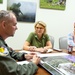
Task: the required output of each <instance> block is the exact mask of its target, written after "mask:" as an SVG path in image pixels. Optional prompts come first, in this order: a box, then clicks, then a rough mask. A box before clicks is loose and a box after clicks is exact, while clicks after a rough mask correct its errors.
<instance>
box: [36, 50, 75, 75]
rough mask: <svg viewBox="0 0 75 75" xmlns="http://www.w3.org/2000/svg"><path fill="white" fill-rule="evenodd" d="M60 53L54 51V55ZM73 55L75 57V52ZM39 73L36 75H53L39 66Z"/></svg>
mask: <svg viewBox="0 0 75 75" xmlns="http://www.w3.org/2000/svg"><path fill="white" fill-rule="evenodd" d="M57 52H58V51H53V52H52V53H57ZM62 52H65V53H68V51H67V50H62ZM72 55H74V56H75V52H72ZM38 67H39V68H38V71H37V72H36V74H35V75H51V74H50V73H48V72H47V71H46V70H45V69H44V68H42V67H41V66H38Z"/></svg>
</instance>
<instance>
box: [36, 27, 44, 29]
mask: <svg viewBox="0 0 75 75" xmlns="http://www.w3.org/2000/svg"><path fill="white" fill-rule="evenodd" d="M36 29H44V28H43V27H36Z"/></svg>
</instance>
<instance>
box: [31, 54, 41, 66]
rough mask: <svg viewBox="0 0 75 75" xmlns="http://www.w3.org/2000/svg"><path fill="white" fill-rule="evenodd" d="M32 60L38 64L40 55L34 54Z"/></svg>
mask: <svg viewBox="0 0 75 75" xmlns="http://www.w3.org/2000/svg"><path fill="white" fill-rule="evenodd" d="M32 62H33V63H34V64H36V65H37V64H38V63H39V62H40V57H38V56H37V55H34V56H33V59H32Z"/></svg>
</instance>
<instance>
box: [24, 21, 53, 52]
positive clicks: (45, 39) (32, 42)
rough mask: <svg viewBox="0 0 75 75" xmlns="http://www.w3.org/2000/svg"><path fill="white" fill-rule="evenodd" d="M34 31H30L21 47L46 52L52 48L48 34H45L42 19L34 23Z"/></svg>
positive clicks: (44, 25)
mask: <svg viewBox="0 0 75 75" xmlns="http://www.w3.org/2000/svg"><path fill="white" fill-rule="evenodd" d="M34 28H35V32H31V33H30V35H29V36H28V38H27V39H26V41H25V43H24V46H23V49H24V50H29V51H36V52H41V53H42V52H46V51H47V50H48V49H50V48H52V44H51V41H50V39H49V36H48V34H46V24H45V23H44V22H42V21H38V22H36V23H35V26H34Z"/></svg>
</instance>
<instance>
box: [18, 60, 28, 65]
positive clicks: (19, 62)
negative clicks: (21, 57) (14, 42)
mask: <svg viewBox="0 0 75 75" xmlns="http://www.w3.org/2000/svg"><path fill="white" fill-rule="evenodd" d="M28 63H29V62H28V61H18V62H17V64H20V65H23V64H28Z"/></svg>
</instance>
